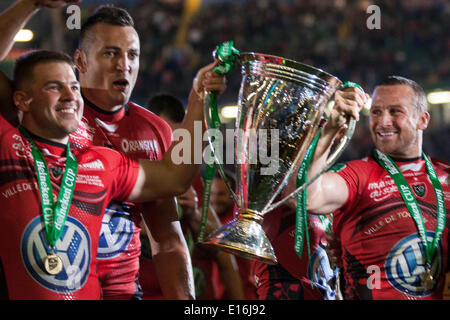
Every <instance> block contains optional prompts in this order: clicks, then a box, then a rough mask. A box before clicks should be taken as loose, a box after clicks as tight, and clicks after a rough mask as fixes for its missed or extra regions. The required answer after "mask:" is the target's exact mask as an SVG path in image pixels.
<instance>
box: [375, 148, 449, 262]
mask: <svg viewBox="0 0 450 320" xmlns="http://www.w3.org/2000/svg"><path fill="white" fill-rule="evenodd" d="M373 156H374V158H375V160H376V161H377V162H378V164H380V166H381V167H383V169H385V170H386V171H387V172H388V173H389V175H390V176H391V178H392V180H394V182H395V184H396V185H397V188H398V190H399V191H400V194H401V196H402V198H403V201H404V202H405V204H406V207H407V209H408V211H409V213H410V214H411V217H412V218H413V220H414V222H415V224H416V226H417V230H418V231H419V236H420V239H421V241H422V244H423V247H424V248H425V257H426V262H427V265H428V267H431V261H432V258H433V255H434V254H435V252H436V248H437V244H438V241H439V239H440V238H441V235H442V231H443V230H444V227H445V219H446V216H445V215H446V209H445V200H444V192H443V191H442V186H441V183H440V182H439V179H438V177H437V174H436V171H435V170H434V168H433V165H432V164H431V161H430V159H429V158H428V157H427V156H426V155H425V153H423V152H422V156H423V159H424V160H425V166H426V169H427V172H428V175H429V177H430V180H431V184H432V185H433V189H434V194H435V196H436V200H437V217H436V219H437V224H436V231H435V233H434V237H433V241H432V242H431V243H430V242H429V241H428V239H427V234H426V229H425V223H424V221H423V216H422V214H421V212H420V208H419V205H418V204H417V201H416V198H415V197H414V194H413V192H412V190H411V188H410V187H409V184H408V182H407V181H406V179H405V177H404V176H403V174H402V173H401V171H400V169H399V168H398V167H397V165H396V164H395V162H394V161H393V160H392V159H391V157H389V156H388V155H387V154H383V153H381V152H380V151H378V150H377V149H375V151H374V153H373Z"/></svg>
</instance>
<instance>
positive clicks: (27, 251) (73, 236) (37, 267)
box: [21, 216, 91, 293]
mask: <svg viewBox="0 0 450 320" xmlns="http://www.w3.org/2000/svg"><path fill="white" fill-rule="evenodd" d="M21 248H22V259H23V262H24V264H25V268H26V269H27V271H28V273H29V274H30V275H31V277H32V278H33V279H34V280H35V281H36V282H38V283H39V284H40V285H42V286H43V287H45V288H47V289H49V290H51V291H54V292H64V293H67V292H74V291H77V290H78V289H80V288H81V287H83V285H84V284H85V282H86V280H87V279H88V276H89V265H90V263H91V239H90V237H89V233H88V231H87V229H86V228H85V227H84V226H83V224H82V223H81V222H79V221H78V220H76V219H75V218H73V217H71V216H68V217H67V220H66V223H65V226H64V230H63V232H62V234H61V237H60V238H59V240H58V241H57V242H56V250H57V254H58V256H59V257H60V258H61V259H62V261H63V270H62V271H61V272H60V273H59V274H57V275H50V274H48V273H47V272H45V268H44V262H43V259H44V258H45V257H46V256H47V255H48V254H49V253H50V251H49V248H48V245H47V240H46V234H45V229H44V228H43V224H42V221H41V217H36V218H34V219H33V220H32V221H31V222H30V223H29V224H28V226H27V227H26V228H25V231H24V233H23V236H22V244H21Z"/></svg>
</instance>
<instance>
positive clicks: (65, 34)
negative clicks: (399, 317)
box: [0, 0, 450, 161]
mask: <svg viewBox="0 0 450 320" xmlns="http://www.w3.org/2000/svg"><path fill="white" fill-rule="evenodd" d="M12 2H13V0H11V1H1V4H0V9H2V10H3V9H4V8H6V7H7V6H8V5H10V4H11V3H12ZM189 2H190V3H194V2H196V1H191V0H186V1H182V0H166V1H162V0H133V1H100V0H84V1H83V3H82V4H81V9H82V19H83V18H85V17H86V16H87V15H88V14H89V13H90V12H92V10H93V9H94V8H95V6H97V5H99V4H104V3H114V4H116V5H118V6H120V7H123V8H126V9H127V10H128V11H129V12H130V13H131V15H132V16H133V18H134V19H135V23H136V29H137V30H138V32H139V34H140V38H141V60H140V63H141V67H140V68H141V70H140V74H139V79H138V82H137V84H136V87H135V90H134V93H133V100H134V101H136V102H138V103H140V104H143V105H145V103H146V101H147V100H148V99H149V97H151V96H152V95H154V94H157V93H160V92H166V93H171V94H174V95H175V96H177V97H178V98H180V99H181V100H182V101H184V102H186V99H187V96H188V94H189V90H190V88H191V84H192V79H193V77H194V75H195V72H196V71H197V70H198V68H199V67H201V66H203V65H205V64H207V63H209V62H210V61H211V59H212V56H211V52H212V51H213V49H214V48H215V47H216V45H218V44H219V43H221V42H223V41H227V40H233V41H234V43H235V47H236V48H237V49H238V50H239V51H241V52H245V51H254V52H261V53H267V54H272V55H277V56H282V57H285V58H289V59H294V60H297V61H300V62H303V63H306V64H310V65H313V66H315V67H319V68H322V69H324V70H326V71H327V72H329V73H332V74H333V75H335V76H337V77H339V78H340V79H341V80H344V81H345V80H351V81H354V82H357V83H359V84H361V85H362V87H363V88H364V89H365V91H366V92H368V93H372V91H373V88H374V86H375V84H376V83H377V82H379V81H380V80H381V79H382V78H384V77H385V76H387V75H391V74H397V75H402V76H405V77H408V78H411V79H413V80H415V81H417V82H418V83H419V84H421V85H422V86H423V87H424V89H425V91H427V92H429V91H432V90H437V89H446V90H449V89H450V55H449V52H450V1H448V0H403V1H397V0H388V1H366V0H363V1H351V0H320V1H314V0H284V1H283V0H277V1H275V0H246V1H245V0H240V1H232V0H221V1H220V0H215V1H213V0H209V1H208V0H203V1H200V2H201V5H200V7H199V9H198V11H196V12H195V14H194V15H193V16H191V19H190V20H188V23H187V24H184V22H185V21H186V20H184V18H185V14H186V12H185V11H184V10H185V6H186V5H187V3H189ZM371 4H375V5H378V6H379V8H380V13H381V25H380V26H381V28H380V29H373V30H370V29H368V27H367V24H366V23H367V19H368V18H369V16H370V15H371V13H367V12H366V10H367V8H368V6H370V5H371ZM67 16H68V15H67V13H66V12H64V11H60V12H57V13H55V12H52V11H51V10H42V11H41V12H39V13H38V15H36V16H35V17H34V18H33V19H32V20H31V22H30V23H29V25H27V27H28V28H30V29H32V30H33V31H34V33H35V38H34V40H33V41H32V42H30V43H27V44H17V45H16V48H18V49H29V48H53V49H55V46H57V49H61V50H64V51H66V52H68V53H73V51H74V50H75V48H76V45H77V42H76V39H77V37H78V32H79V31H78V30H67V29H65V26H64V25H63V23H64V22H65V19H67ZM58 25H59V26H60V27H59V28H58ZM183 26H184V27H185V28H184V27H183ZM182 30H183V31H185V33H181V31H182ZM180 34H184V37H180ZM3 68H6V69H8V66H5V63H4V64H3ZM240 80H241V77H240V72H239V68H235V70H233V71H232V73H231V74H230V75H229V77H228V89H227V92H226V93H225V94H224V95H223V96H222V97H221V98H220V103H221V105H229V104H236V102H237V97H238V91H239V86H240ZM429 111H430V113H431V116H432V121H431V123H430V126H429V129H427V130H426V132H425V137H424V140H425V141H424V151H425V152H427V153H428V154H430V155H431V156H435V157H440V158H443V159H445V160H447V161H449V160H450V148H449V146H448V145H449V141H450V125H449V124H450V104H446V105H430V106H429ZM361 122H362V124H363V125H362V126H360V127H359V128H358V129H357V130H356V132H355V134H354V137H353V138H352V141H351V144H350V146H349V147H348V148H347V150H346V151H345V155H344V157H343V158H342V160H346V159H354V158H359V157H362V156H364V155H365V154H366V153H367V152H369V151H370V150H371V148H372V143H371V138H370V135H369V133H368V130H367V124H368V119H367V117H366V116H365V117H363V118H362V120H361ZM226 125H227V126H228V127H232V126H233V122H232V121H231V122H229V123H227V124H226Z"/></svg>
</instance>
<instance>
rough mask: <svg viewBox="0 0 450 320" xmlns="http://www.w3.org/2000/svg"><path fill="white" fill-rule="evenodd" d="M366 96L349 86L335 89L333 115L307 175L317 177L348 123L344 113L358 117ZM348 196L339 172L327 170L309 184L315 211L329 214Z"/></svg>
mask: <svg viewBox="0 0 450 320" xmlns="http://www.w3.org/2000/svg"><path fill="white" fill-rule="evenodd" d="M367 99H368V95H366V94H365V93H364V92H363V91H362V90H360V89H359V88H347V89H344V90H339V91H337V92H336V94H335V105H334V108H333V110H332V112H331V118H330V120H329V121H328V123H327V124H326V125H325V127H324V129H323V130H322V134H321V136H320V139H319V141H318V142H317V146H316V150H315V152H314V155H313V157H312V160H311V163H310V167H309V170H308V177H312V176H314V175H315V174H316V173H317V172H319V171H320V170H321V169H322V168H323V167H324V166H325V163H326V160H327V158H328V155H329V154H330V150H331V147H332V145H333V142H334V140H335V139H336V137H337V136H338V135H339V134H340V131H341V130H342V129H343V125H344V124H345V120H344V117H342V115H345V116H347V117H348V116H351V117H353V118H354V119H355V120H359V111H360V110H361V108H362V107H363V105H364V104H365V103H366V101H367ZM347 198H348V188H347V184H346V183H345V180H344V179H343V178H342V177H341V176H340V175H339V174H337V173H334V172H326V173H324V174H322V175H321V176H320V177H319V178H318V179H317V180H316V181H315V182H314V183H312V184H311V185H310V186H309V187H308V189H307V210H308V211H309V212H312V213H315V214H329V213H330V212H334V211H335V210H337V209H339V208H340V207H341V206H342V205H343V204H344V203H345V201H346V200H347Z"/></svg>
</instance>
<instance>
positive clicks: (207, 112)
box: [203, 94, 240, 204]
mask: <svg viewBox="0 0 450 320" xmlns="http://www.w3.org/2000/svg"><path fill="white" fill-rule="evenodd" d="M209 100H210V94H205V99H204V103H203V108H204V114H205V127H206V133H207V137H208V143H209V146H210V147H211V152H212V154H213V156H214V161H215V163H216V164H217V168H218V171H219V174H220V176H221V177H222V179H223V181H224V182H225V185H226V186H227V189H228V191H229V192H230V194H231V196H232V197H233V200H234V202H235V203H237V204H239V203H240V201H239V199H238V196H237V195H236V193H235V192H234V190H232V189H231V187H230V186H229V185H228V183H227V177H226V175H225V171H224V168H223V165H222V163H223V161H222V159H221V158H220V156H219V154H218V153H217V152H215V150H214V145H213V142H212V137H211V135H210V134H209V129H210V128H212V127H213V126H212V125H211V124H212V119H211V114H210V111H211V109H210V107H209V105H210V101H209ZM216 127H217V128H218V127H219V125H216Z"/></svg>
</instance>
